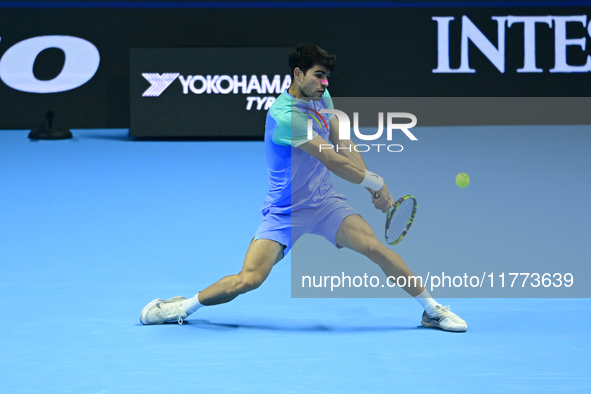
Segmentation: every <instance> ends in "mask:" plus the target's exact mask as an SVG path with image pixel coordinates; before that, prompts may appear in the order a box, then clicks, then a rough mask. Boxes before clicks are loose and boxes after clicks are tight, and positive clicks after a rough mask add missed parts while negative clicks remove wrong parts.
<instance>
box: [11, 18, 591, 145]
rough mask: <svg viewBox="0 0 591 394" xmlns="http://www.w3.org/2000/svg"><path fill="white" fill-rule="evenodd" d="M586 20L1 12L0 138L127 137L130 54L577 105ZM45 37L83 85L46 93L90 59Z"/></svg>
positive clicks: (344, 89)
mask: <svg viewBox="0 0 591 394" xmlns="http://www.w3.org/2000/svg"><path fill="white" fill-rule="evenodd" d="M590 18H591V12H589V8H588V7H495V8H490V7H477V8H462V7H449V8H446V7H430V8H428V7H420V8H395V7H389V8H337V9H327V8H313V9H304V8H281V9H276V8H273V9H269V8H258V9H252V8H244V9H216V8H177V9H163V8H158V9H125V8H117V9H107V8H81V9H63V8H46V9H24V8H0V56H1V57H0V78H1V79H2V83H0V105H1V108H2V109H1V112H0V129H15V128H19V129H22V128H31V127H33V126H36V125H37V124H38V123H39V122H40V121H41V120H42V118H43V113H44V112H45V111H47V110H49V109H51V110H53V111H55V112H56V113H57V114H58V117H57V119H58V120H59V119H62V120H63V121H64V122H67V126H68V127H70V128H119V127H123V128H126V127H129V125H130V110H129V109H130V105H129V94H130V72H129V70H130V68H129V67H130V62H129V58H130V49H131V48H179V47H188V48H203V47H286V46H290V47H291V46H294V45H297V44H298V43H303V42H311V43H316V44H317V45H319V46H321V47H323V48H325V49H326V50H328V51H329V52H332V53H335V54H336V55H337V66H336V68H335V70H334V72H333V74H332V76H331V78H330V84H331V86H330V87H329V89H330V92H331V94H332V95H333V96H341V97H345V96H346V97H447V96H453V97H465V96H467V97H470V96H477V97H504V96H513V97H548V96H554V97H556V96H561V97H585V96H588V95H589V93H588V92H589V88H590V86H591V84H590V83H589V82H590V78H591V74H590V73H589V71H591V57H590V56H589V55H590V54H591V31H590V30H591V27H590V25H589V19H590ZM56 35H57V36H71V37H77V38H80V39H82V40H85V41H87V42H88V43H90V44H91V45H92V46H94V47H95V48H96V50H97V52H98V54H99V58H100V60H99V63H98V65H97V66H98V68H96V71H95V72H94V73H93V72H92V68H93V64H90V65H86V66H85V67H86V69H85V71H84V72H85V73H86V75H87V76H89V78H88V81H86V82H84V83H81V81H82V80H83V79H84V78H79V81H73V82H72V81H69V80H67V78H66V79H64V82H63V84H62V85H63V86H65V87H68V86H70V87H71V86H75V85H76V84H80V86H78V87H75V88H71V89H69V90H66V91H59V92H51V89H52V88H51V86H49V85H50V82H51V81H55V79H56V78H65V75H62V74H64V73H65V72H66V71H68V72H71V73H76V67H82V66H80V65H79V64H78V63H69V62H72V61H73V60H71V59H75V58H76V56H78V57H79V58H81V59H90V60H89V61H94V60H92V56H91V55H89V53H90V52H91V51H90V50H89V48H86V49H87V51H86V52H83V53H81V54H78V55H77V54H76V53H74V52H75V51H77V50H78V49H79V48H78V49H76V48H74V49H72V48H70V47H67V48H57V49H56V48H55V46H56V45H55V44H52V43H51V42H49V41H47V42H41V41H35V42H34V44H35V45H31V47H30V48H28V47H26V45H28V44H26V43H25V44H23V42H25V40H29V39H32V38H36V37H44V36H56ZM50 41H51V40H50ZM58 44H59V43H58ZM59 45H62V44H59ZM64 45H66V44H63V45H62V46H64ZM67 45H69V44H67ZM27 51H29V52H27ZM70 51H74V52H72V53H70ZM80 62H82V60H80ZM82 63H83V62H82ZM82 63H80V64H82ZM15 69H17V70H24V71H23V73H24V74H26V75H24V76H21V77H22V78H24V79H22V80H19V78H20V77H15V76H14V75H13V74H14V70H15ZM66 69H67V70H66ZM31 70H32V71H31ZM168 71H169V70H153V72H154V73H165V72H168ZM19 72H20V71H19ZM285 72H286V73H288V72H289V69H288V66H287V59H286V60H285ZM11 73H13V74H11ZM27 73H28V74H27ZM15 81H16V82H15ZM19 81H20V82H19ZM23 81H24V82H23ZM27 81H28V82H27ZM68 84H69V85H68ZM58 85H59V84H58ZM11 86H12V87H11ZM27 86H28V87H27ZM47 86H49V90H50V91H49V92H43V93H40V92H34V91H35V90H40V89H42V87H47ZM63 86H62V87H63ZM148 86H150V85H149V83H148V82H146V87H148ZM27 89H28V90H29V91H23V90H27ZM56 89H57V88H56ZM31 90H33V92H31ZM262 132H263V130H262V126H261V130H257V131H254V133H255V134H256V135H258V136H261V135H262Z"/></svg>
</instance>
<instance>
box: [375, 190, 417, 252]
mask: <svg viewBox="0 0 591 394" xmlns="http://www.w3.org/2000/svg"><path fill="white" fill-rule="evenodd" d="M376 197H378V198H376ZM379 197H380V196H379V195H378V194H377V193H375V194H374V199H375V200H379ZM416 213H417V200H415V198H414V197H413V196H411V195H406V196H402V197H400V199H399V200H398V201H396V202H395V203H394V205H392V207H391V208H390V209H389V210H388V212H386V242H388V243H389V244H390V245H396V244H397V243H399V242H400V241H402V238H404V236H405V235H406V233H407V232H408V229H410V225H411V224H412V222H413V220H414V219H415V215H416Z"/></svg>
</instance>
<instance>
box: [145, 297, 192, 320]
mask: <svg viewBox="0 0 591 394" xmlns="http://www.w3.org/2000/svg"><path fill="white" fill-rule="evenodd" d="M179 298H185V297H183V296H176V297H172V298H171V299H169V300H168V301H173V300H176V299H179ZM159 301H165V300H163V299H161V298H156V299H155V300H153V301H152V302H150V303H149V304H148V305H146V306H145V307H144V309H142V312H141V313H140V323H142V324H143V325H152V324H162V323H148V322H147V321H146V313H147V312H148V310H149V309H150V307H151V306H152V305H154V304H155V303H157V302H159Z"/></svg>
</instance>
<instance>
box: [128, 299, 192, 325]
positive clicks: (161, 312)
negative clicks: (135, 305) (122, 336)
mask: <svg viewBox="0 0 591 394" xmlns="http://www.w3.org/2000/svg"><path fill="white" fill-rule="evenodd" d="M184 300H186V298H185V297H181V296H178V297H173V298H171V299H170V300H162V299H160V298H158V299H155V300H154V301H152V302H150V303H149V304H148V305H146V306H145V307H144V309H142V313H140V322H141V323H142V324H162V323H167V322H173V321H176V322H177V323H179V324H183V319H185V318H187V313H186V312H185V311H184V310H183V309H182V308H181V303H182V302H183V301H184Z"/></svg>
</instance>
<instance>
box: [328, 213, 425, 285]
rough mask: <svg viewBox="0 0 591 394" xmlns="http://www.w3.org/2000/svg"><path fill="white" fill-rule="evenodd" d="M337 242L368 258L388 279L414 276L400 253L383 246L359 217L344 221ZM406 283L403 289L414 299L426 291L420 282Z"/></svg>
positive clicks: (351, 217) (347, 218)
mask: <svg viewBox="0 0 591 394" xmlns="http://www.w3.org/2000/svg"><path fill="white" fill-rule="evenodd" d="M336 241H337V244H339V245H341V246H344V247H346V248H348V249H352V250H354V251H356V252H358V253H361V254H362V255H364V256H366V257H368V258H369V259H370V260H371V261H373V262H374V263H376V264H377V265H379V266H380V268H381V269H382V271H384V273H385V274H386V276H387V277H390V276H392V277H394V278H397V277H399V276H404V277H406V278H408V277H410V276H414V275H413V273H412V272H411V271H410V269H409V268H408V267H407V265H406V263H405V262H404V260H402V258H401V257H400V256H399V255H398V253H396V252H394V251H393V250H391V249H389V248H387V247H386V246H385V245H384V244H382V243H381V242H380V241H379V240H378V238H377V237H376V235H375V234H374V232H373V230H372V229H371V227H370V226H369V224H367V222H366V221H365V220H363V218H362V217H361V216H359V215H351V216H347V217H346V218H345V220H343V222H342V224H341V226H340V227H339V230H338V232H337V236H336ZM406 282H407V283H406V286H402V288H403V289H404V290H405V291H406V292H407V293H408V294H410V295H411V296H413V297H416V296H418V295H419V294H421V293H422V292H423V291H424V290H425V288H424V287H423V286H422V285H421V283H420V282H419V281H416V282H415V281H406Z"/></svg>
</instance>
